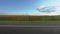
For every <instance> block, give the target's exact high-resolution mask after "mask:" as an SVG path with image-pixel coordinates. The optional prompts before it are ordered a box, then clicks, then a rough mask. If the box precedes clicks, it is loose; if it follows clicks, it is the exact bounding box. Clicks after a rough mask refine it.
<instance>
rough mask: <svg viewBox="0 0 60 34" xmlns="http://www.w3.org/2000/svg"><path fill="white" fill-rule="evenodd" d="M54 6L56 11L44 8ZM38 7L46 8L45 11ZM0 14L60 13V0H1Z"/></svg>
mask: <svg viewBox="0 0 60 34" xmlns="http://www.w3.org/2000/svg"><path fill="white" fill-rule="evenodd" d="M53 6H54V12H52V11H51V12H49V13H46V11H45V10H44V9H42V8H45V7H48V8H50V7H53ZM37 8H38V9H41V10H44V11H45V12H42V11H41V12H39V11H38V10H37ZM45 9H46V8H45ZM46 10H47V9H46ZM50 10H51V9H50ZM0 14H7V15H27V14H28V15H60V0H0Z"/></svg>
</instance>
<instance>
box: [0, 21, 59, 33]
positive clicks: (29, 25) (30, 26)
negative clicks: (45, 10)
mask: <svg viewBox="0 0 60 34" xmlns="http://www.w3.org/2000/svg"><path fill="white" fill-rule="evenodd" d="M0 33H1V34H60V22H46V23H45V22H0Z"/></svg>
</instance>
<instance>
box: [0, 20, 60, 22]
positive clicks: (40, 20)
mask: <svg viewBox="0 0 60 34" xmlns="http://www.w3.org/2000/svg"><path fill="white" fill-rule="evenodd" d="M0 22H60V20H0Z"/></svg>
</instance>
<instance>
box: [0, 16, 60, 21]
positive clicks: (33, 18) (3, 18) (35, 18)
mask: <svg viewBox="0 0 60 34" xmlns="http://www.w3.org/2000/svg"><path fill="white" fill-rule="evenodd" d="M0 22H60V16H23V15H22V16H19V15H14V16H13V15H0Z"/></svg>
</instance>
